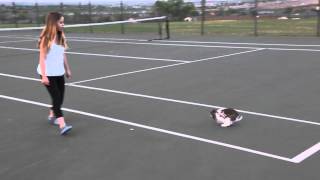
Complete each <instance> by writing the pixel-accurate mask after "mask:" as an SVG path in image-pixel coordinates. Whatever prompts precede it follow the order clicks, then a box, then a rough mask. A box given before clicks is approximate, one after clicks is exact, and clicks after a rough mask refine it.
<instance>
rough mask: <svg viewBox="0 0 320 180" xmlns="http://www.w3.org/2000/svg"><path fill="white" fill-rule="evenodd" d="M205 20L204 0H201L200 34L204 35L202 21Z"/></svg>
mask: <svg viewBox="0 0 320 180" xmlns="http://www.w3.org/2000/svg"><path fill="white" fill-rule="evenodd" d="M205 20H206V0H202V1H201V36H203V35H204V22H205Z"/></svg>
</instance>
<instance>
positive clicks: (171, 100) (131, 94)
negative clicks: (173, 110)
mask: <svg viewBox="0 0 320 180" xmlns="http://www.w3.org/2000/svg"><path fill="white" fill-rule="evenodd" d="M0 76H4V77H12V78H17V79H25V80H31V81H40V79H35V78H28V77H23V76H17V75H11V74H5V73H0ZM66 85H67V86H71V87H78V88H83V89H90V90H94V91H101V92H110V93H116V94H122V95H127V96H135V97H142V98H148V99H156V100H160V101H166V102H174V103H179V104H186V105H192V106H199V107H206V108H215V109H218V108H223V107H221V106H216V105H210V104H202V103H196V102H190V101H183V100H177V99H170V98H163V97H158V96H150V95H144V94H137V93H130V92H124V91H117V90H112V89H103V88H96V87H90V86H83V85H73V84H66ZM237 111H239V112H242V113H244V114H251V115H256V116H262V117H269V118H275V119H281V120H286V121H293V122H297V123H305V124H311V125H317V126H320V123H318V122H313V121H306V120H301V119H297V118H289V117H283V116H276V115H270V114H264V113H257V112H252V111H246V110H241V109H237Z"/></svg>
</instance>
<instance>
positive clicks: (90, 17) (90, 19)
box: [88, 1, 93, 33]
mask: <svg viewBox="0 0 320 180" xmlns="http://www.w3.org/2000/svg"><path fill="white" fill-rule="evenodd" d="M88 7H89V23H92V6H91V1H89V6H88ZM89 27H90V33H93V29H92V26H89Z"/></svg>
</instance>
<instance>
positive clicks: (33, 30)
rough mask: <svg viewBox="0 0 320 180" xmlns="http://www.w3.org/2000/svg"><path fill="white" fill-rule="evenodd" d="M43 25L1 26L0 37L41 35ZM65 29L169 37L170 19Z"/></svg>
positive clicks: (88, 33)
mask: <svg viewBox="0 0 320 180" xmlns="http://www.w3.org/2000/svg"><path fill="white" fill-rule="evenodd" d="M43 28H44V26H41V27H20V28H6V27H4V28H0V38H1V37H2V38H4V37H6V36H8V37H9V36H10V37H13V36H15V37H18V36H35V37H37V36H39V34H40V31H41V30H42V29H43ZM64 31H65V32H66V33H68V37H69V36H82V37H89V36H92V37H95V36H97V37H116V38H124V37H130V38H139V39H145V40H154V39H169V38H170V30H169V21H168V18H167V17H166V16H161V17H153V18H144V19H128V20H124V21H114V22H103V23H87V24H71V25H68V24H67V22H66V25H65V26H64Z"/></svg>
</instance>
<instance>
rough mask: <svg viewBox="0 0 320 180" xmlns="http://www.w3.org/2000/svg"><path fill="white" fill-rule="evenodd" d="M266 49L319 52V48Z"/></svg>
mask: <svg viewBox="0 0 320 180" xmlns="http://www.w3.org/2000/svg"><path fill="white" fill-rule="evenodd" d="M266 49H267V50H274V51H309V52H320V49H287V48H266Z"/></svg>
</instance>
